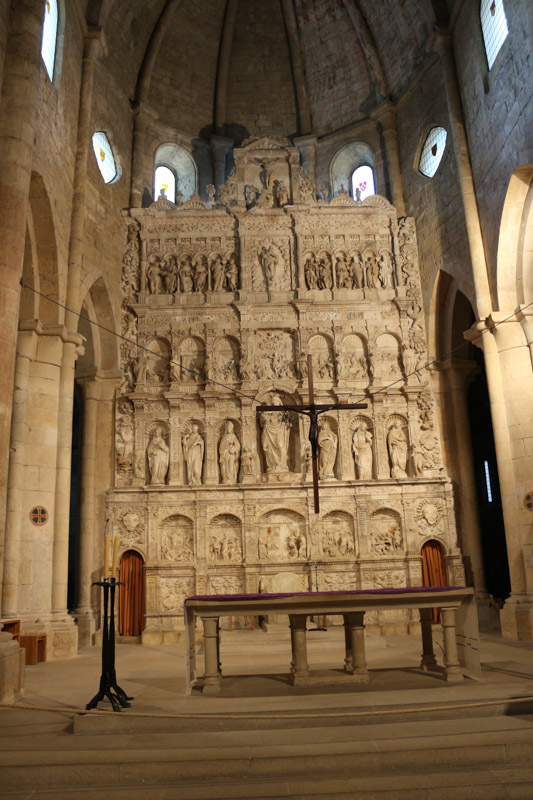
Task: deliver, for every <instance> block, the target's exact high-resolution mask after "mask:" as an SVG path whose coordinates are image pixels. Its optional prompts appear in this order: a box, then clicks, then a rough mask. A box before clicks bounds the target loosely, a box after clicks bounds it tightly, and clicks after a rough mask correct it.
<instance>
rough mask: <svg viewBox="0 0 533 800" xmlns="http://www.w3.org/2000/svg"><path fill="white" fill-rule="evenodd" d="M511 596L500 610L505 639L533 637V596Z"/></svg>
mask: <svg viewBox="0 0 533 800" xmlns="http://www.w3.org/2000/svg"><path fill="white" fill-rule="evenodd" d="M523 598H524V599H519V598H516V599H515V598H513V596H512V595H511V597H509V598H508V599H507V600H506V601H505V605H504V607H503V608H502V609H501V611H500V624H501V628H502V637H503V638H504V639H515V640H525V639H533V598H530V597H529V596H528V595H524V596H523Z"/></svg>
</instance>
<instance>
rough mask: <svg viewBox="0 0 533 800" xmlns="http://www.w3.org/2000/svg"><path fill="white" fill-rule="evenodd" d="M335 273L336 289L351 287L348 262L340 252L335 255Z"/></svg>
mask: <svg viewBox="0 0 533 800" xmlns="http://www.w3.org/2000/svg"><path fill="white" fill-rule="evenodd" d="M335 275H336V278H337V288H338V289H351V288H352V281H351V279H350V272H349V270H348V262H347V261H346V256H345V255H344V253H341V254H340V255H339V256H337V263H336V264H335Z"/></svg>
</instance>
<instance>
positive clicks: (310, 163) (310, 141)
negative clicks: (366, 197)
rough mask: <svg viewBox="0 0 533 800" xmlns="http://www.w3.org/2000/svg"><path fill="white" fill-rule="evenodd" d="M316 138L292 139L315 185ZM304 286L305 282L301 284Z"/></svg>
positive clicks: (300, 137)
mask: <svg viewBox="0 0 533 800" xmlns="http://www.w3.org/2000/svg"><path fill="white" fill-rule="evenodd" d="M317 142H318V139H317V137H316V136H314V135H313V134H308V135H307V136H298V137H297V138H296V139H294V144H295V145H296V147H297V148H298V150H299V151H300V155H301V157H302V167H303V168H304V170H305V171H306V173H307V175H308V177H309V180H310V181H311V183H312V184H313V186H315V187H316V149H317ZM303 285H304V286H305V284H303Z"/></svg>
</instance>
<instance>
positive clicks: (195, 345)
mask: <svg viewBox="0 0 533 800" xmlns="http://www.w3.org/2000/svg"><path fill="white" fill-rule="evenodd" d="M204 364H205V345H204V343H203V341H202V340H201V339H200V338H198V337H197V336H186V337H184V338H183V339H182V340H181V342H180V343H179V380H180V381H181V382H182V383H201V381H202V380H203V370H204ZM172 374H173V375H175V371H174V372H173V373H172Z"/></svg>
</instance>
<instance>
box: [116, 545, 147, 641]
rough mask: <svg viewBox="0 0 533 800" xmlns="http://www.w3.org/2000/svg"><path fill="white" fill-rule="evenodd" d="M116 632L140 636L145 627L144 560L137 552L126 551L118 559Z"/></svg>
mask: <svg viewBox="0 0 533 800" xmlns="http://www.w3.org/2000/svg"><path fill="white" fill-rule="evenodd" d="M118 607H119V612H118V632H119V634H120V635H121V636H140V635H141V633H142V632H143V630H144V626H145V616H144V615H145V576H144V558H143V557H142V555H141V554H140V553H139V552H138V551H137V550H133V549H131V550H126V551H125V552H124V553H122V556H121V558H120V591H119V604H118Z"/></svg>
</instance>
